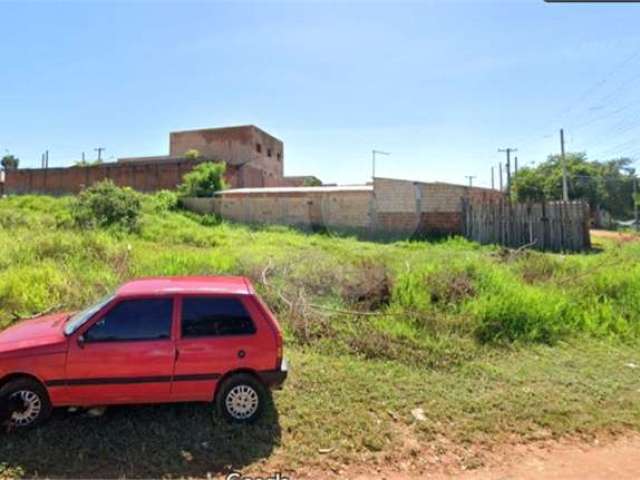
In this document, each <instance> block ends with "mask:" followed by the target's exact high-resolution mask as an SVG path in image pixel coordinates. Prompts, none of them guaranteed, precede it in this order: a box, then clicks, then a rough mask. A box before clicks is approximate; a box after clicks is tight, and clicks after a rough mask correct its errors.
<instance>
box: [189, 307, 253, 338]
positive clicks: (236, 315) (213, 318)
mask: <svg viewBox="0 0 640 480" xmlns="http://www.w3.org/2000/svg"><path fill="white" fill-rule="evenodd" d="M255 332H256V327H255V325H254V323H253V320H251V315H249V312H247V310H246V308H245V307H244V305H243V304H242V302H241V301H240V300H238V299H237V298H213V297H185V298H183V300H182V336H183V337H187V338H189V337H222V336H228V335H251V334H254V333H255Z"/></svg>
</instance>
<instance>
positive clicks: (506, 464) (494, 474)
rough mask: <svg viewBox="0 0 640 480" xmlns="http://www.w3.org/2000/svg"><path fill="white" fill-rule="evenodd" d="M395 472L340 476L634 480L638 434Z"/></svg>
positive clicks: (639, 454)
mask: <svg viewBox="0 0 640 480" xmlns="http://www.w3.org/2000/svg"><path fill="white" fill-rule="evenodd" d="M435 470H437V469H433V470H432V471H429V470H426V471H422V472H417V471H414V472H412V471H405V472H397V471H395V472H394V471H393V469H392V468H390V466H389V467H387V468H384V469H381V470H376V471H374V472H358V473H357V474H355V475H353V476H352V475H350V474H349V473H347V472H345V474H346V475H344V476H343V477H342V478H352V479H353V478H355V479H357V480H365V479H371V478H384V479H386V480H409V479H414V478H424V479H433V480H445V479H450V478H456V479H459V480H516V479H517V480H534V479H535V480H538V479H562V480H602V479H610V478H611V479H613V478H615V479H616V480H632V479H633V480H636V479H639V478H640V434H629V435H626V436H624V437H621V438H618V439H616V440H609V441H606V443H599V442H594V443H589V444H584V443H578V442H576V441H562V442H546V443H543V444H539V445H525V446H518V447H513V449H512V450H510V451H509V452H508V453H505V452H502V453H500V454H497V455H496V456H495V457H494V458H492V459H489V461H488V462H487V464H486V465H485V466H483V467H480V468H478V469H475V470H471V471H460V470H455V469H453V470H450V471H439V472H438V471H435Z"/></svg>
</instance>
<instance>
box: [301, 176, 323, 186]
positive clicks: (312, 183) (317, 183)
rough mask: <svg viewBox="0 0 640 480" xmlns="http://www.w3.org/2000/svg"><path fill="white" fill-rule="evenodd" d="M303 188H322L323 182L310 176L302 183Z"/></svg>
mask: <svg viewBox="0 0 640 480" xmlns="http://www.w3.org/2000/svg"><path fill="white" fill-rule="evenodd" d="M302 186H303V187H320V186H322V181H321V180H320V179H319V178H318V177H314V176H309V177H305V178H304V181H303V182H302Z"/></svg>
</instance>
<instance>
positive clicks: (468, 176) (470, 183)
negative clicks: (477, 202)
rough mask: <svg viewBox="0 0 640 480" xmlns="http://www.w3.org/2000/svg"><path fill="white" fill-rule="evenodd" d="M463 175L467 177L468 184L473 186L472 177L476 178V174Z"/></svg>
mask: <svg viewBox="0 0 640 480" xmlns="http://www.w3.org/2000/svg"><path fill="white" fill-rule="evenodd" d="M464 177H465V178H468V179H469V186H470V187H473V179H474V178H476V175H465V176H464Z"/></svg>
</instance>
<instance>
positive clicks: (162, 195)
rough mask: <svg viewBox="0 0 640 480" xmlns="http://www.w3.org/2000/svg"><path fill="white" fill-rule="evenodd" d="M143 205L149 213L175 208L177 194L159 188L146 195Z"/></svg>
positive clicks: (176, 205) (176, 206)
mask: <svg viewBox="0 0 640 480" xmlns="http://www.w3.org/2000/svg"><path fill="white" fill-rule="evenodd" d="M143 207H144V209H145V211H146V212H149V213H164V212H169V211H172V210H175V209H176V208H178V194H176V192H172V191H171V190H160V191H159V192H156V193H153V194H150V195H146V196H145V198H144V202H143Z"/></svg>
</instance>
